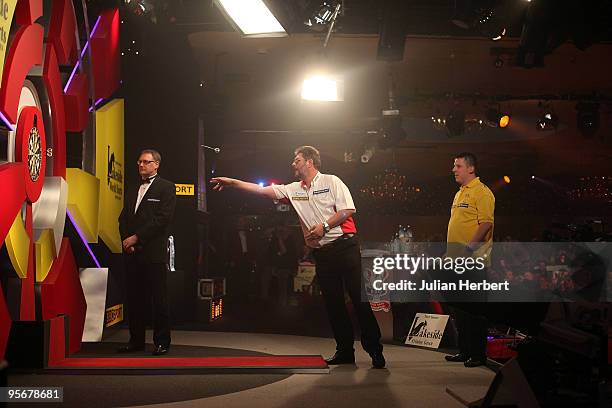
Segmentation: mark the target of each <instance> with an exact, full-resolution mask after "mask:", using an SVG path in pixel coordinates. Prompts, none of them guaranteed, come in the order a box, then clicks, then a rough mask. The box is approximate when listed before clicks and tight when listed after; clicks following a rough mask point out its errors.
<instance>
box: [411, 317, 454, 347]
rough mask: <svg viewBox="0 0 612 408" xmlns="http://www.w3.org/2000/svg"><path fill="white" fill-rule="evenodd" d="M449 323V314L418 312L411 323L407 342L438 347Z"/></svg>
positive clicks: (414, 344) (412, 344)
mask: <svg viewBox="0 0 612 408" xmlns="http://www.w3.org/2000/svg"><path fill="white" fill-rule="evenodd" d="M447 323H448V315H439V314H431V313H417V314H416V316H414V320H413V321H412V324H411V325H410V330H409V331H408V337H406V344H408V345H411V346H421V347H428V348H434V349H437V348H438V347H440V341H441V340H442V336H443V335H444V329H445V328H446V324H447Z"/></svg>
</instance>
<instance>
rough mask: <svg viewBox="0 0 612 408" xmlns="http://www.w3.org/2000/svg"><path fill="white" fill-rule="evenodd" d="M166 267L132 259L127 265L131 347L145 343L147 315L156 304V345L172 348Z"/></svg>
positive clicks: (154, 312)
mask: <svg viewBox="0 0 612 408" xmlns="http://www.w3.org/2000/svg"><path fill="white" fill-rule="evenodd" d="M166 274H167V271H166V265H165V264H164V263H143V262H139V261H138V260H136V259H134V258H133V257H130V256H128V259H127V261H126V275H127V277H126V281H127V306H128V318H129V323H130V343H131V344H133V345H135V346H141V345H144V343H145V328H146V316H147V312H148V311H149V310H150V309H151V301H152V303H153V343H155V345H156V346H164V347H168V346H170V312H169V309H168V293H167V292H168V291H167V288H166Z"/></svg>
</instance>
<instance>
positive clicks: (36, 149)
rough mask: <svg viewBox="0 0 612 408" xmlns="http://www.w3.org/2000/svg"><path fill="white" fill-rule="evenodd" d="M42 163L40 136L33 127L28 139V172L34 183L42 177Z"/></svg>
mask: <svg viewBox="0 0 612 408" xmlns="http://www.w3.org/2000/svg"><path fill="white" fill-rule="evenodd" d="M41 161H42V152H41V148H40V135H39V134H38V128H36V127H33V128H32V129H31V130H30V137H29V139H28V170H29V171H30V178H31V179H32V181H36V180H38V177H39V176H40V166H41Z"/></svg>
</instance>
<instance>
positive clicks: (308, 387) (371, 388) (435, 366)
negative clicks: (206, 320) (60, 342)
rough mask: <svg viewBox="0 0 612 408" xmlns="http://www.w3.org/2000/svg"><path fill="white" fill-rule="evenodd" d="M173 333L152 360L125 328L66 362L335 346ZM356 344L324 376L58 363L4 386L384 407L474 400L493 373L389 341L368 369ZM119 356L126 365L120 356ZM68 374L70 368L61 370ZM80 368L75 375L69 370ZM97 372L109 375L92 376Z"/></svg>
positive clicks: (121, 400) (121, 402) (80, 394)
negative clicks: (351, 356) (377, 363)
mask: <svg viewBox="0 0 612 408" xmlns="http://www.w3.org/2000/svg"><path fill="white" fill-rule="evenodd" d="M148 334H149V335H150V333H148ZM172 335H173V345H172V347H171V350H170V353H169V354H168V355H166V356H161V357H153V356H151V355H150V351H151V349H152V346H149V347H150V348H151V349H148V350H145V351H144V352H141V353H135V354H130V355H128V356H124V355H118V354H115V352H114V350H115V348H116V346H117V345H118V344H120V343H122V342H125V341H127V336H128V334H127V331H125V330H124V331H120V332H118V333H117V334H115V335H113V336H112V337H111V338H109V339H107V341H106V342H105V343H100V344H85V345H84V347H83V349H82V351H81V352H80V353H79V354H78V355H77V356H75V357H76V358H78V359H79V360H73V363H71V364H77V362H78V363H79V364H81V362H87V363H90V362H91V360H90V359H91V358H95V359H100V360H99V362H100V363H101V364H102V362H112V363H113V364H119V363H121V364H120V367H123V366H127V365H130V364H132V361H131V360H132V359H136V360H137V361H139V362H140V363H142V364H144V363H146V364H147V365H151V366H156V365H159V366H164V365H167V366H172V364H175V363H176V359H186V360H190V359H196V361H197V359H203V360H200V362H202V361H208V362H215V361H216V362H217V363H219V362H221V361H223V362H224V363H229V362H236V361H242V362H244V363H247V362H250V363H253V362H258V363H263V362H266V361H267V362H275V363H276V364H278V362H279V361H280V360H278V359H277V358H278V357H280V358H281V359H282V358H287V356H300V357H299V358H304V357H305V358H307V359H309V358H311V357H310V356H313V355H314V356H317V355H323V356H327V355H329V354H331V353H333V351H334V348H335V344H334V341H333V339H329V338H319V337H301V336H289V335H275V334H258V333H221V332H196V331H194V332H188V331H183V332H173V333H172ZM149 341H150V337H149ZM355 348H356V352H357V353H356V357H357V363H356V365H355V366H332V367H331V368H330V369H329V372H328V373H325V372H324V371H323V370H322V371H321V373H310V374H308V375H305V374H296V373H291V372H289V371H285V372H283V371H280V370H279V371H274V369H278V367H274V368H273V370H266V369H265V368H256V369H255V370H253V369H252V368H250V369H249V368H246V367H243V368H244V370H245V371H241V370H238V371H231V370H225V371H217V372H215V371H214V370H211V371H208V372H206V370H203V371H201V372H200V371H197V370H195V371H191V370H189V369H187V370H183V369H180V370H174V369H171V370H167V369H159V368H154V369H153V370H148V371H147V374H149V375H134V374H143V373H142V372H138V371H139V370H135V371H133V370H134V369H132V370H129V369H128V370H117V371H115V372H113V371H112V370H109V371H107V372H104V371H101V372H98V373H96V371H92V370H73V368H74V367H64V368H62V369H60V368H53V369H47V370H42V371H38V372H36V373H13V374H11V375H10V376H9V379H8V382H9V385H10V386H26V385H27V386H44V385H47V386H62V387H64V402H63V403H62V404H58V406H61V407H72V406H74V407H77V406H78V407H82V406H87V407H88V408H93V407H108V406H142V405H152V404H161V405H158V406H171V407H181V408H184V407H201V406H206V407H222V408H230V407H244V406H249V408H258V407H266V408H273V407H292V408H293V407H308V408H317V407H389V408H391V407H403V406H406V407H433V406H436V407H461V406H462V405H461V404H460V403H459V402H458V401H457V400H456V399H455V398H453V397H452V396H450V395H449V394H448V393H447V391H446V389H447V388H448V387H451V388H452V389H453V390H455V391H456V392H457V393H460V394H461V396H462V398H464V399H465V400H468V401H471V400H476V399H478V398H480V397H482V396H483V395H484V394H485V393H486V390H487V388H488V386H489V384H490V383H491V380H492V379H493V376H494V373H493V372H492V371H491V370H489V369H487V368H483V367H478V368H472V369H468V368H465V367H463V365H462V364H452V363H447V362H446V361H444V354H442V353H439V352H436V351H430V350H423V349H415V348H408V347H403V346H394V345H385V357H386V359H387V368H386V369H384V370H376V369H372V368H371V364H370V359H369V356H368V355H367V354H366V353H365V352H364V351H363V350H361V348H360V345H359V343H358V342H355ZM270 357H271V358H272V359H270ZM315 358H316V357H315ZM318 358H320V357H318ZM122 359H123V360H124V361H120V360H122ZM221 359H225V360H221ZM228 359H229V360H228ZM310 361H315V360H310ZM295 362H298V360H295V361H293V363H295ZM103 364H106V363H103ZM261 365H264V364H261ZM227 366H228V367H229V366H230V364H227ZM107 369H109V367H107ZM282 369H284V368H281V370H282ZM62 370H67V371H62ZM67 372H69V373H70V374H69V375H66V373H67ZM77 372H78V373H79V375H75V373H77ZM101 373H104V374H111V373H112V374H114V375H99V374H101ZM151 374H153V375H151ZM177 374H180V375H177Z"/></svg>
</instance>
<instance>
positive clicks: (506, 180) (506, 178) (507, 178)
mask: <svg viewBox="0 0 612 408" xmlns="http://www.w3.org/2000/svg"><path fill="white" fill-rule="evenodd" d="M504 183H506V184H510V177H509V176H504Z"/></svg>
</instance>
